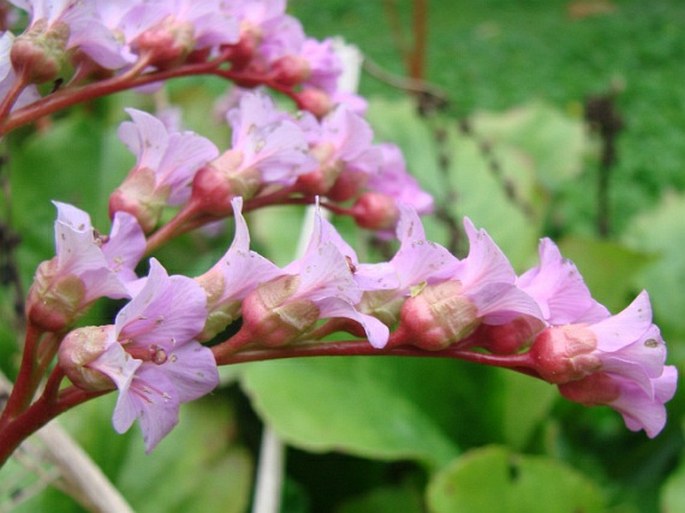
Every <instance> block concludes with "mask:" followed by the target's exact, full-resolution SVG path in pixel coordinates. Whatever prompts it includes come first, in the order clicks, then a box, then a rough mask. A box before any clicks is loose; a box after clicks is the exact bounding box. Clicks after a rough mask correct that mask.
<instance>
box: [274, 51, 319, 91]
mask: <svg viewBox="0 0 685 513" xmlns="http://www.w3.org/2000/svg"><path fill="white" fill-rule="evenodd" d="M271 72H272V73H273V76H274V81H275V82H277V83H279V84H281V85H283V86H285V87H293V86H296V85H298V84H301V83H302V82H304V81H305V80H307V79H308V78H309V77H310V76H311V74H312V72H311V70H310V69H309V64H308V63H307V61H306V60H305V59H303V58H302V57H298V56H297V55H285V56H283V57H281V58H280V59H278V60H277V61H276V62H274V63H273V65H272V66H271Z"/></svg>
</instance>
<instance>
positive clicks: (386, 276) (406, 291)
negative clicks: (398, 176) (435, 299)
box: [355, 205, 459, 325]
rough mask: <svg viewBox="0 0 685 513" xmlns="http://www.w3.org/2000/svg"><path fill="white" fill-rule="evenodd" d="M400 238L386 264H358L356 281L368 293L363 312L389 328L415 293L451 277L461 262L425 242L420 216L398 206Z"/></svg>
mask: <svg viewBox="0 0 685 513" xmlns="http://www.w3.org/2000/svg"><path fill="white" fill-rule="evenodd" d="M399 210H400V218H399V222H398V223H397V230H396V233H397V238H398V239H399V241H400V249H399V250H398V251H397V253H395V256H394V257H393V258H392V259H391V260H390V261H389V262H387V263H380V264H357V265H356V272H355V279H356V280H357V281H358V282H360V286H361V287H362V288H363V290H364V291H365V293H364V299H363V301H362V305H363V310H364V311H365V312H367V313H373V314H374V315H375V316H377V317H380V318H381V319H382V320H384V321H385V323H386V324H388V325H392V324H394V323H395V321H396V320H397V317H398V316H399V313H400V308H401V306H402V303H403V302H404V300H405V299H406V298H407V297H409V296H410V295H411V293H412V289H414V288H421V287H424V286H426V285H434V284H437V283H441V282H443V281H446V280H448V279H450V278H451V277H452V275H453V274H454V272H455V270H456V267H457V265H458V262H459V260H458V259H457V258H456V257H454V256H453V255H452V254H451V253H450V252H449V251H448V250H447V249H445V248H444V247H442V246H440V245H439V244H436V243H434V242H431V241H429V240H427V239H426V234H425V232H424V229H423V225H422V224H421V219H419V216H418V214H417V212H416V211H415V210H414V209H413V208H411V207H409V206H407V205H399Z"/></svg>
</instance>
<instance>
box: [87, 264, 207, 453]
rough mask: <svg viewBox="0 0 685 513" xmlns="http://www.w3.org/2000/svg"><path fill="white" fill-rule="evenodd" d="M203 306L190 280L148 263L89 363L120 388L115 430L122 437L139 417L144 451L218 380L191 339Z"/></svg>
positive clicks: (201, 318)
mask: <svg viewBox="0 0 685 513" xmlns="http://www.w3.org/2000/svg"><path fill="white" fill-rule="evenodd" d="M205 304H206V299H205V293H204V291H203V290H202V288H201V287H200V286H199V285H197V284H196V283H195V282H194V280H192V279H190V278H186V277H184V276H169V275H168V274H167V273H166V271H165V270H164V268H163V267H162V266H161V265H160V264H159V263H158V262H157V261H156V260H154V259H153V260H151V262H150V274H149V277H148V279H147V281H146V283H145V286H144V287H143V288H142V290H141V291H140V293H139V294H138V295H137V296H135V297H134V298H133V300H132V301H131V302H130V303H129V304H127V305H126V306H125V307H124V308H123V309H122V310H121V311H120V312H119V314H118V315H117V317H116V320H115V324H114V326H113V327H111V339H110V341H109V343H108V345H107V348H106V349H105V350H104V352H102V354H101V355H100V356H99V357H98V358H96V359H95V360H93V361H92V362H90V363H89V364H88V367H89V368H90V369H93V370H96V371H99V372H101V373H103V374H105V375H107V376H108V377H109V378H110V379H111V380H112V381H113V382H114V384H115V385H116V387H117V388H118V389H119V398H118V400H117V404H116V407H115V409H114V417H113V419H112V421H113V424H114V428H115V429H116V430H117V432H119V433H123V432H125V431H127V430H128V429H129V428H130V427H131V424H133V422H134V421H135V419H136V418H137V419H139V420H140V424H141V428H142V431H143V439H144V440H145V446H146V448H147V451H148V452H149V451H151V450H152V449H153V448H154V447H155V446H156V445H157V444H158V443H159V441H160V440H161V439H162V438H163V437H164V436H165V435H166V434H167V433H169V431H171V429H172V428H173V427H174V426H175V425H176V424H177V422H178V410H179V406H180V404H181V403H184V402H188V401H192V400H194V399H197V398H199V397H201V396H203V395H205V394H207V393H209V392H211V391H212V390H213V389H214V388H215V387H216V386H217V384H218V382H219V376H218V372H217V369H216V363H215V361H214V356H213V355H212V352H211V350H210V349H209V348H206V347H204V346H202V345H200V344H199V343H198V342H196V341H195V340H194V339H195V337H196V336H197V335H198V334H199V333H200V331H201V330H202V328H203V326H204V324H205V319H206V315H207V313H206V308H205Z"/></svg>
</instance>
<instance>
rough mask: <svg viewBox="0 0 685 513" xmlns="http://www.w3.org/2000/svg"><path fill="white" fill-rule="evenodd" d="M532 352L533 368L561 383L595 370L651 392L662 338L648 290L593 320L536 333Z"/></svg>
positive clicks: (663, 347)
mask: <svg viewBox="0 0 685 513" xmlns="http://www.w3.org/2000/svg"><path fill="white" fill-rule="evenodd" d="M530 354H531V357H532V359H533V361H534V362H535V370H536V371H537V372H538V374H539V375H540V376H541V377H542V378H543V379H545V380H546V381H549V382H550V383H556V384H564V383H568V382H570V381H575V380H579V379H582V378H584V377H586V376H589V375H591V374H594V373H597V372H604V373H608V374H612V375H617V376H620V377H622V378H625V379H629V380H631V381H632V382H633V383H635V384H636V385H638V386H640V387H642V389H643V390H644V392H645V393H646V394H648V395H649V396H650V397H653V396H654V393H655V392H654V388H653V380H654V379H656V378H658V377H659V376H661V375H662V373H663V370H664V362H665V360H666V344H665V343H664V340H663V338H662V337H661V334H660V331H659V328H658V327H657V326H656V325H655V324H653V323H652V307H651V305H650V302H649V296H648V295H647V293H646V292H644V291H643V292H642V293H640V295H638V296H637V298H635V300H634V301H633V302H632V303H631V304H630V305H629V306H628V307H626V308H625V309H624V310H623V311H622V312H620V313H619V314H617V315H613V316H611V317H609V318H607V319H604V320H601V321H599V322H596V323H594V324H584V323H583V324H568V325H564V326H553V327H550V328H548V329H546V330H545V331H543V332H542V333H541V334H540V335H538V336H537V338H536V339H535V342H534V343H533V345H532V347H531V349H530Z"/></svg>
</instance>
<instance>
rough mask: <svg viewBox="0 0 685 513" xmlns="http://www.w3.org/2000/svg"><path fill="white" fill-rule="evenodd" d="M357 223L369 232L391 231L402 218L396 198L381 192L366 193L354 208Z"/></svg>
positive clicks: (360, 197) (353, 212) (353, 213)
mask: <svg viewBox="0 0 685 513" xmlns="http://www.w3.org/2000/svg"><path fill="white" fill-rule="evenodd" d="M352 215H353V216H354V220H355V222H356V223H357V224H358V225H359V226H361V227H362V228H366V229H368V230H391V229H393V228H394V227H395V225H396V224H397V221H398V220H399V218H400V209H399V208H397V202H396V201H395V199H394V198H392V197H390V196H388V195H387V194H382V193H380V192H365V193H364V194H362V195H361V196H359V199H357V201H356V202H355V204H354V206H353V207H352Z"/></svg>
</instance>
